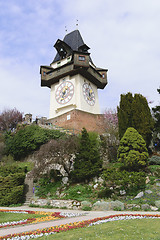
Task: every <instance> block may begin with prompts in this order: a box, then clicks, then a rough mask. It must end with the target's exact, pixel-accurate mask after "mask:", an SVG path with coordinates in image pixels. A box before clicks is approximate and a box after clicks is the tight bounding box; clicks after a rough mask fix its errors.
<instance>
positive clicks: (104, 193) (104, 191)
mask: <svg viewBox="0 0 160 240" xmlns="http://www.w3.org/2000/svg"><path fill="white" fill-rule="evenodd" d="M113 192H114V191H113V190H111V189H110V188H108V187H106V188H105V189H102V190H100V191H99V192H98V198H110V197H111V195H112V193H113Z"/></svg>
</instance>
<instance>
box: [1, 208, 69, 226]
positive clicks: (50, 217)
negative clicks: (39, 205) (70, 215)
mask: <svg viewBox="0 0 160 240" xmlns="http://www.w3.org/2000/svg"><path fill="white" fill-rule="evenodd" d="M0 212H4V213H26V214H38V215H43V216H42V217H36V218H28V219H23V220H20V221H12V222H4V223H0V228H3V227H11V226H17V225H25V224H31V223H39V222H44V221H52V220H56V219H60V218H65V217H66V216H65V215H64V214H63V213H60V212H42V211H27V210H26V211H23V210H17V211H16V210H2V209H0ZM44 215H45V216H44Z"/></svg>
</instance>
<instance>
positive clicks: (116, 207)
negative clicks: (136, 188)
mask: <svg viewBox="0 0 160 240" xmlns="http://www.w3.org/2000/svg"><path fill="white" fill-rule="evenodd" d="M110 204H111V210H124V203H122V202H120V201H118V200H116V201H111V202H110Z"/></svg>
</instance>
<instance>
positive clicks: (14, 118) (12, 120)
mask: <svg viewBox="0 0 160 240" xmlns="http://www.w3.org/2000/svg"><path fill="white" fill-rule="evenodd" d="M19 122H22V113H21V112H19V111H18V110H17V109H16V108H13V109H5V110H3V112H2V113H1V114H0V130H1V131H9V130H13V129H14V128H16V126H17V123H19Z"/></svg>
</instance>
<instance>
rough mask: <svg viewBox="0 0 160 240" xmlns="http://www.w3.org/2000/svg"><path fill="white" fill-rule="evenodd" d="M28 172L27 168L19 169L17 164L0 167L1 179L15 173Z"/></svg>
mask: <svg viewBox="0 0 160 240" xmlns="http://www.w3.org/2000/svg"><path fill="white" fill-rule="evenodd" d="M22 172H27V166H25V165H24V166H23V167H19V166H17V165H16V164H11V165H8V164H6V165H4V166H0V177H6V176H8V175H10V174H14V173H22Z"/></svg>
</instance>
